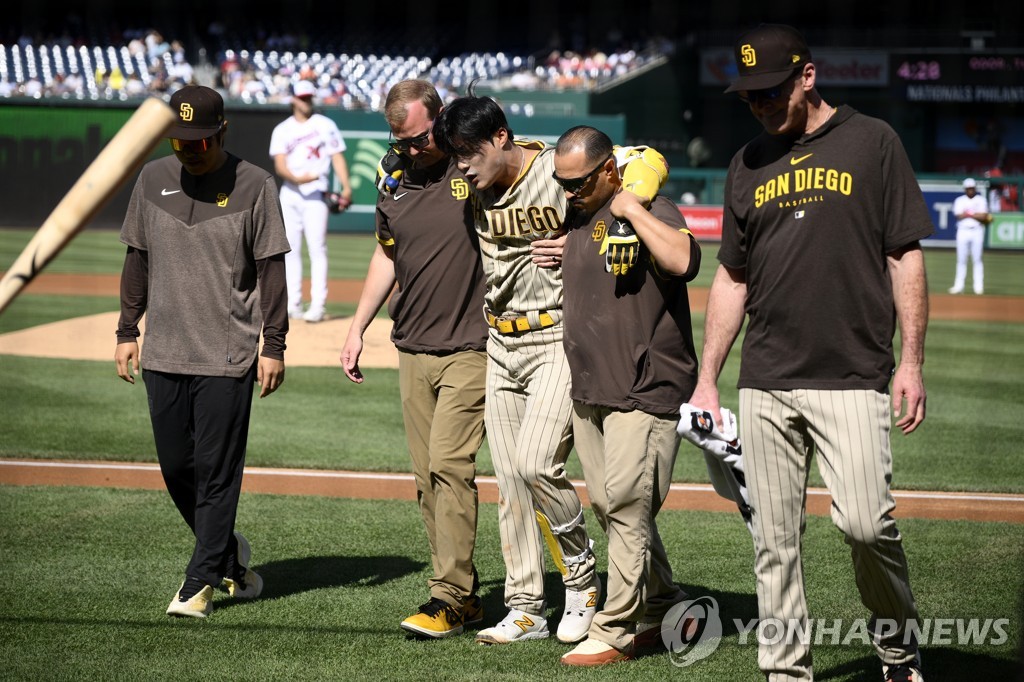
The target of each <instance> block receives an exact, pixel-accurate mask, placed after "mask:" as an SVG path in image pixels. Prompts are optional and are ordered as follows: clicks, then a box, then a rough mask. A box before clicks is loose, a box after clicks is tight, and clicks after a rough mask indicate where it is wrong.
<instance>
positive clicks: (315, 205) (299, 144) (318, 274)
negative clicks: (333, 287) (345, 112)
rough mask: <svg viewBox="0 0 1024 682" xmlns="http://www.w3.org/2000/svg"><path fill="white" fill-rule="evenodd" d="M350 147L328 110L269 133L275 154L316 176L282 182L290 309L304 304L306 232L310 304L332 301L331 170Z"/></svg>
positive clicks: (291, 168)
mask: <svg viewBox="0 0 1024 682" xmlns="http://www.w3.org/2000/svg"><path fill="white" fill-rule="evenodd" d="M344 151H345V140H344V138H342V136H341V132H340V131H339V130H338V126H337V125H336V124H335V123H334V121H332V120H331V119H329V118H327V117H326V116H324V115H323V114H313V115H312V116H310V117H309V119H307V120H306V121H299V120H298V119H297V118H295V116H289V117H288V118H287V119H285V120H284V121H282V122H281V123H279V124H277V126H276V127H275V128H274V132H273V133H272V134H271V136H270V157H271V158H274V157H276V156H278V155H279V154H284V155H285V156H286V160H287V166H288V170H289V171H291V172H292V173H293V174H295V175H298V176H302V175H307V174H310V173H312V174H315V175H316V176H317V179H316V180H314V181H312V182H307V183H305V184H302V185H296V184H295V183H292V182H287V181H286V182H285V183H284V184H283V186H282V187H281V210H282V213H283V214H284V224H285V230H286V231H287V233H288V243H289V245H290V246H291V251H290V252H289V253H288V255H287V256H285V267H286V273H287V278H288V309H289V311H293V312H294V311H297V310H300V309H301V307H302V237H303V235H305V237H306V248H307V249H308V250H309V270H310V273H309V274H310V283H311V285H310V310H320V311H322V310H323V308H324V305H325V304H326V302H327V204H325V203H324V201H323V194H324V192H326V191H327V189H328V188H327V175H328V172H329V171H330V168H331V157H332V156H334V155H335V154H337V153H341V152H344Z"/></svg>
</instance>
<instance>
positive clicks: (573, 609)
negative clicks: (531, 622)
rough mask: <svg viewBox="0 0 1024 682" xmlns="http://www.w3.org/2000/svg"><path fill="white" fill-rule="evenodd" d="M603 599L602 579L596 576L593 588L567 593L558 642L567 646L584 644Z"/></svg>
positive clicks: (559, 625) (559, 624) (568, 591)
mask: <svg viewBox="0 0 1024 682" xmlns="http://www.w3.org/2000/svg"><path fill="white" fill-rule="evenodd" d="M600 599H601V579H600V578H598V577H597V576H596V575H595V576H594V585H593V586H592V587H589V588H587V589H586V590H583V591H582V592H577V591H576V590H566V591H565V610H564V611H563V612H562V620H561V621H560V622H559V623H558V641H559V642H565V643H566V644H575V643H576V642H582V641H583V640H584V639H586V638H587V631H588V630H590V624H591V623H592V622H593V621H594V616H595V615H597V602H598V601H600Z"/></svg>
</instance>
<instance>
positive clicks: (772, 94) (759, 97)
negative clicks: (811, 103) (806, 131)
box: [739, 69, 803, 104]
mask: <svg viewBox="0 0 1024 682" xmlns="http://www.w3.org/2000/svg"><path fill="white" fill-rule="evenodd" d="M801 73H803V70H802V69H800V70H797V71H794V72H793V74H792V75H791V76H790V77H789V78H787V79H786V80H784V81H782V83H780V84H779V85H776V86H775V87H774V88H765V89H764V90H743V91H741V92H740V93H739V94H740V99H741V100H743V101H744V102H748V103H754V104H757V103H758V102H773V101H775V100H777V99H778V98H779V97H781V96H782V93H783V92H785V90H786V88H787V87H789V83H790V81H793V80H796V77H797V76H799V75H800V74H801Z"/></svg>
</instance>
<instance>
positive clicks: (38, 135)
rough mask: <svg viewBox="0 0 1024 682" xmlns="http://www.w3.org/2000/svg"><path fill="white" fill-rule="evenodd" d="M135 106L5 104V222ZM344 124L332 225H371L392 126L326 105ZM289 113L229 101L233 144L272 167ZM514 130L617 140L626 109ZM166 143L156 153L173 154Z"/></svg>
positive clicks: (25, 214) (35, 213)
mask: <svg viewBox="0 0 1024 682" xmlns="http://www.w3.org/2000/svg"><path fill="white" fill-rule="evenodd" d="M134 109H135V107H134V106H129V105H113V104H110V105H106V106H95V105H91V104H86V103H65V102H51V101H45V102H31V101H16V102H11V103H4V104H2V105H0V206H2V207H3V208H2V210H0V226H2V227H33V226H38V225H41V224H42V222H43V220H45V218H46V216H47V215H49V213H50V211H51V210H53V208H54V207H55V206H56V205H57V203H58V202H59V201H60V199H61V198H62V197H63V196H64V194H65V193H67V191H68V190H69V189H71V186H72V185H73V184H74V183H75V181H76V180H77V179H78V177H79V176H80V175H81V174H82V172H83V171H84V170H85V169H86V168H87V167H88V165H89V164H90V163H91V162H92V160H93V159H94V158H96V155H97V154H99V152H100V150H102V149H103V147H104V146H105V145H106V144H107V142H109V141H110V139H111V138H112V137H113V136H114V134H115V133H116V132H117V131H118V130H119V129H120V127H121V126H122V125H123V124H124V122H125V121H127V120H128V117H129V116H131V114H132V113H133V111H134ZM322 113H324V114H325V115H327V116H329V117H330V118H332V119H333V120H334V121H335V122H336V123H337V124H338V127H339V128H340V129H341V131H342V134H343V136H344V137H345V141H346V144H347V145H348V149H347V150H346V151H345V158H346V160H347V161H348V166H349V174H350V176H351V179H352V185H353V190H354V197H353V198H354V203H353V206H352V207H351V208H350V209H349V210H348V211H347V212H346V213H344V214H342V215H337V216H331V219H330V220H331V222H330V229H331V231H332V232H356V231H372V230H373V211H374V202H375V201H376V197H377V190H376V188H375V186H374V183H375V180H376V170H377V161H378V160H379V159H380V157H381V156H383V154H384V151H385V149H386V145H387V139H388V128H387V126H386V124H385V123H384V117H383V115H381V114H379V113H375V112H364V111H341V110H337V109H325V110H323V111H322ZM290 114H291V109H290V108H289V107H287V106H283V105H266V106H259V107H257V106H246V105H233V104H231V103H228V104H227V106H226V117H227V119H228V137H227V148H228V150H229V151H231V152H232V153H234V154H236V155H237V156H240V157H242V158H243V159H246V160H247V161H251V162H252V163H255V164H257V165H258V166H261V167H262V168H265V169H266V170H267V171H269V172H271V173H273V163H272V161H271V159H270V157H269V155H268V154H267V148H268V146H269V144H270V134H271V132H272V131H273V129H274V126H275V125H277V124H278V123H279V122H280V121H282V120H283V119H284V118H286V117H287V116H289V115H290ZM509 124H510V125H511V126H512V129H513V131H514V132H515V134H516V135H525V136H528V137H535V138H541V139H545V140H547V141H554V140H555V139H557V138H558V136H559V135H561V134H562V133H563V132H564V131H565V130H566V129H568V128H570V127H571V126H573V125H580V124H588V125H593V126H594V127H597V128H600V129H601V130H604V131H605V132H606V133H608V135H609V136H610V137H611V138H612V139H613V140H616V141H619V140H622V139H623V137H624V135H625V116H623V115H617V116H589V115H574V116H573V117H571V118H567V117H562V116H532V117H525V116H514V115H510V116H509ZM170 153H171V150H170V147H169V146H168V145H167V144H160V145H159V146H158V147H157V149H156V150H155V151H154V152H153V155H152V157H151V158H158V157H160V156H164V155H166V154H170ZM133 184H134V178H133V179H132V180H131V181H130V182H129V183H128V184H127V185H126V186H125V187H124V188H123V189H122V190H121V191H120V192H119V193H118V194H117V195H116V196H115V197H114V199H113V200H111V202H110V204H108V205H107V206H106V208H104V209H103V210H102V211H101V212H100V213H99V215H98V216H97V217H96V218H94V219H93V221H92V223H91V224H90V226H91V227H100V228H116V227H120V225H121V221H122V219H123V218H124V213H125V210H126V209H127V207H128V200H129V198H130V196H131V188H132V185H133Z"/></svg>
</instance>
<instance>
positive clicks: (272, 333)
mask: <svg viewBox="0 0 1024 682" xmlns="http://www.w3.org/2000/svg"><path fill="white" fill-rule="evenodd" d="M256 284H257V286H258V287H259V290H260V310H261V311H262V312H263V350H262V351H261V352H260V355H262V356H263V357H266V358H273V359H274V360H284V349H285V342H284V339H285V336H286V335H287V334H288V295H287V284H286V282H285V272H284V254H283V253H282V254H278V255H276V256H271V257H270V258H264V259H262V260H258V261H256Z"/></svg>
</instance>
